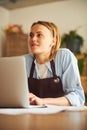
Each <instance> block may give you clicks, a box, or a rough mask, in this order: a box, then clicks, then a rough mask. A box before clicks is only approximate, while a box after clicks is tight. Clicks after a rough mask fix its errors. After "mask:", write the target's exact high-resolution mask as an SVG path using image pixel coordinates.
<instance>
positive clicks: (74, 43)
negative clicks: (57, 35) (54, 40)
mask: <svg viewBox="0 0 87 130" xmlns="http://www.w3.org/2000/svg"><path fill="white" fill-rule="evenodd" d="M83 41H84V40H83V37H82V36H80V35H79V34H77V32H76V30H73V31H70V32H69V33H68V34H64V35H63V36H62V40H61V46H64V47H67V48H69V49H70V50H71V51H72V52H74V53H80V47H81V46H82V45H83Z"/></svg>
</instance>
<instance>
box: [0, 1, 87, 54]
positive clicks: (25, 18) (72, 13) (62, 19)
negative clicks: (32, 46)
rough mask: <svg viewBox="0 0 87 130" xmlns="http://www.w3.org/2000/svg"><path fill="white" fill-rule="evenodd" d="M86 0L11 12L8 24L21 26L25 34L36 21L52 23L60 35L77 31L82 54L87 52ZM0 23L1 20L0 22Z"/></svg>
mask: <svg viewBox="0 0 87 130" xmlns="http://www.w3.org/2000/svg"><path fill="white" fill-rule="evenodd" d="M86 15H87V0H66V1H60V2H54V3H49V4H43V5H38V6H31V7H27V8H21V9H16V10H12V11H10V12H9V18H10V19H9V23H14V24H21V25H22V26H23V29H24V31H25V32H28V31H29V28H30V26H31V24H32V23H33V22H35V21H37V20H47V21H52V22H54V23H55V24H57V26H58V27H59V30H60V32H61V35H62V34H63V33H67V32H68V31H69V30H73V29H77V28H78V33H79V34H81V35H82V36H83V38H84V46H83V48H82V52H85V51H87V35H86V32H87V16H86ZM0 21H1V20H0Z"/></svg>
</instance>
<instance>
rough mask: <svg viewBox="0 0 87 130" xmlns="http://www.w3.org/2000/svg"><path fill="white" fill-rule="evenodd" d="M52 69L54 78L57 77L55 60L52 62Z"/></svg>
mask: <svg viewBox="0 0 87 130" xmlns="http://www.w3.org/2000/svg"><path fill="white" fill-rule="evenodd" d="M50 65H51V69H52V72H53V76H54V77H56V71H55V63H54V61H53V60H51V61H50Z"/></svg>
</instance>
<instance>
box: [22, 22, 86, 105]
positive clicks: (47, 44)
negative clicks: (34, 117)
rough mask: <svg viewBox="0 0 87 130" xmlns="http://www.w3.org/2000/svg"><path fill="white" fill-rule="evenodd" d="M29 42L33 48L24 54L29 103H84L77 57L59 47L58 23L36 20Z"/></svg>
mask: <svg viewBox="0 0 87 130" xmlns="http://www.w3.org/2000/svg"><path fill="white" fill-rule="evenodd" d="M28 43H29V47H30V50H31V52H32V54H28V55H26V56H25V57H26V65H27V75H28V83H29V91H30V93H29V101H30V104H33V105H45V104H50V105H58V106H70V105H72V106H81V105H84V101H85V98H84V91H83V88H82V85H81V81H80V75H79V70H78V65H77V60H76V58H75V56H74V55H73V53H72V52H71V51H70V50H68V49H60V48H59V47H60V43H61V38H60V34H59V30H58V29H57V27H56V25H55V24H54V23H50V22H46V21H38V22H35V23H33V24H32V26H31V30H30V33H29V40H28Z"/></svg>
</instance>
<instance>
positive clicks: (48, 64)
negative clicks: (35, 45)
mask: <svg viewBox="0 0 87 130" xmlns="http://www.w3.org/2000/svg"><path fill="white" fill-rule="evenodd" d="M34 63H35V65H36V70H37V62H36V59H35V60H34ZM45 65H46V67H47V69H48V70H49V71H50V72H52V69H51V66H50V62H46V63H45Z"/></svg>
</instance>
